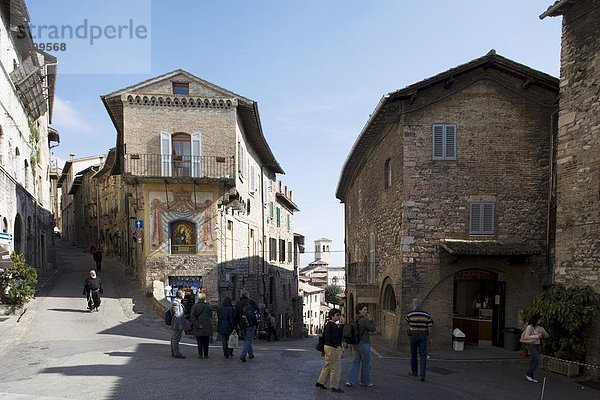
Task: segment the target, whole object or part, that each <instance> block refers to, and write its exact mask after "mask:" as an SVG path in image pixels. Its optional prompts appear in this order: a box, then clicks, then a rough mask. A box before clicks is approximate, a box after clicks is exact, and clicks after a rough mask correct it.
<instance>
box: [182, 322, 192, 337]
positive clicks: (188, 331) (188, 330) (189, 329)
mask: <svg viewBox="0 0 600 400" xmlns="http://www.w3.org/2000/svg"><path fill="white" fill-rule="evenodd" d="M183 331H184V332H185V334H186V335H191V334H192V321H190V319H189V318H186V319H185V324H184V325H183Z"/></svg>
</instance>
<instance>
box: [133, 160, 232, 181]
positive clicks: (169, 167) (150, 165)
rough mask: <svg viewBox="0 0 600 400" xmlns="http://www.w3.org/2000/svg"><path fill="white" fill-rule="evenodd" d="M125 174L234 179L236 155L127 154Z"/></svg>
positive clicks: (152, 176)
mask: <svg viewBox="0 0 600 400" xmlns="http://www.w3.org/2000/svg"><path fill="white" fill-rule="evenodd" d="M123 173H124V175H130V176H139V177H149V178H155V177H170V178H208V179H233V178H234V176H235V175H234V173H235V158H234V156H224V157H223V156H174V155H164V154H126V155H125V165H124V171H123Z"/></svg>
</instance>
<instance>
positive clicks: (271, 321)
mask: <svg viewBox="0 0 600 400" xmlns="http://www.w3.org/2000/svg"><path fill="white" fill-rule="evenodd" d="M271 335H273V340H275V341H277V340H279V338H278V337H277V329H275V317H274V316H273V314H269V318H267V342H270V341H271Z"/></svg>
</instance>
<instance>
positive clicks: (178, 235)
mask: <svg viewBox="0 0 600 400" xmlns="http://www.w3.org/2000/svg"><path fill="white" fill-rule="evenodd" d="M171 253H172V254H196V225H195V224H193V223H191V222H188V221H176V222H173V223H172V224H171Z"/></svg>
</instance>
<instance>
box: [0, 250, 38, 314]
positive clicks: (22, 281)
mask: <svg viewBox="0 0 600 400" xmlns="http://www.w3.org/2000/svg"><path fill="white" fill-rule="evenodd" d="M10 258H11V260H12V262H13V263H12V265H11V266H10V267H8V268H5V269H4V271H3V273H2V279H1V280H0V290H2V292H1V294H2V297H3V302H5V303H7V304H13V305H22V304H25V303H26V302H27V301H28V300H29V299H31V298H32V297H33V296H34V295H35V286H36V284H37V271H36V270H35V268H33V267H31V266H30V265H29V264H27V263H26V262H25V257H24V256H23V255H22V254H17V253H12V254H11V256H10Z"/></svg>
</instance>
